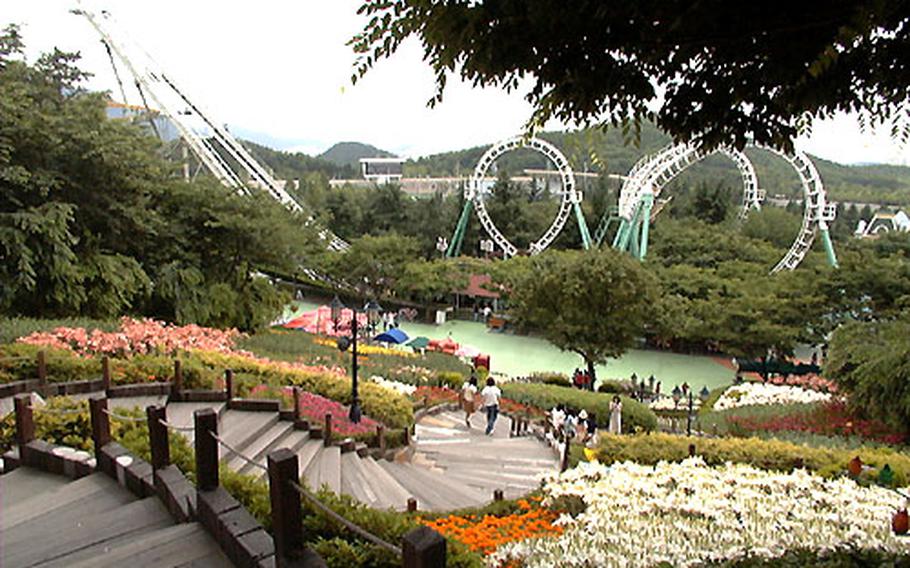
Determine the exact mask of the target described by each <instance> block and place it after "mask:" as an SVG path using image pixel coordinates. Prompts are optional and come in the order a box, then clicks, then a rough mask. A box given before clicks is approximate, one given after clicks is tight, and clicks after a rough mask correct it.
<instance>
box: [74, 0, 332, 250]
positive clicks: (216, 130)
mask: <svg viewBox="0 0 910 568" xmlns="http://www.w3.org/2000/svg"><path fill="white" fill-rule="evenodd" d="M74 13H76V14H79V15H82V16H84V17H85V18H86V19H87V20H88V21H89V23H91V25H92V27H93V28H94V29H95V31H96V32H98V34H99V35H100V36H101V38H102V40H103V42H104V43H105V44H106V45H107V46H108V48H109V49H110V50H111V51H112V52H113V53H114V55H116V57H117V59H119V60H120V62H121V63H122V64H123V65H124V66H125V67H126V69H127V70H128V71H129V73H130V74H131V75H132V76H133V79H134V81H135V83H136V87H137V88H138V89H140V92H141V93H142V94H143V97H144V96H145V95H148V96H149V98H151V99H152V101H154V104H155V106H156V107H157V109H158V110H159V111H160V112H162V113H163V114H164V115H165V116H166V117H167V118H168V120H169V121H170V122H171V123H172V124H174V126H175V127H176V128H177V131H178V132H179V134H180V137H181V138H182V139H183V141H184V142H185V143H186V144H187V146H189V148H190V149H191V150H192V151H193V153H194V154H195V155H196V156H197V157H198V159H199V161H200V162H202V164H203V165H205V167H206V168H207V169H208V170H209V171H210V172H211V173H212V175H214V176H215V178H216V179H218V181H220V182H221V183H222V184H224V185H226V186H228V187H231V188H233V189H234V190H236V191H237V192H238V193H242V194H247V193H249V188H248V187H247V185H246V184H245V183H244V182H243V180H241V178H240V176H239V175H238V174H237V173H236V172H235V171H234V170H233V169H232V168H231V167H230V166H229V165H228V164H227V162H226V161H225V160H224V158H223V157H222V156H221V154H219V153H218V152H217V151H216V150H215V148H214V147H213V145H212V143H211V141H210V140H209V137H208V136H204V135H202V134H200V132H198V131H197V128H196V127H194V126H193V125H192V124H191V122H190V120H189V119H188V118H187V117H188V116H189V117H191V118H194V119H195V120H196V121H197V122H199V123H202V124H204V126H205V127H206V128H208V129H209V130H210V131H211V138H214V139H215V140H217V141H218V143H219V145H220V146H221V147H222V148H224V150H225V151H226V152H227V153H228V155H230V156H231V158H232V159H233V160H234V161H235V162H236V163H237V164H238V165H239V166H240V168H241V169H243V170H244V171H245V172H246V174H247V175H248V176H249V178H250V179H251V180H253V181H255V182H256V183H257V184H258V185H260V186H262V187H263V188H264V189H265V190H266V192H267V193H268V194H269V196H271V197H272V198H273V199H275V200H276V201H278V202H280V203H281V204H283V205H284V206H285V207H287V208H288V209H290V210H291V211H295V212H301V213H304V214H306V215H307V221H306V223H307V224H310V223H315V219H314V218H313V216H312V214H311V213H310V211H309V210H308V209H307V208H306V207H305V206H304V205H303V204H301V203H299V202H298V201H297V200H296V199H294V198H293V197H292V196H291V195H290V194H289V193H288V192H287V191H285V189H284V188H283V187H282V186H281V185H280V184H279V183H278V182H277V181H276V180H275V179H274V178H273V177H272V175H271V174H270V173H269V172H268V170H266V168H264V167H263V166H262V165H261V164H260V163H259V162H257V161H256V159H255V158H253V156H251V155H250V153H249V152H248V151H247V150H246V148H244V147H243V146H242V145H241V144H240V143H239V142H238V141H237V140H236V139H235V138H234V137H233V136H232V135H231V134H230V132H228V131H227V129H226V128H225V127H224V126H222V124H223V123H221V122H219V121H217V120H213V119H212V118H211V117H212V115H211V114H210V113H208V112H203V111H202V109H201V107H200V106H199V105H198V104H197V103H195V102H193V101H191V100H190V98H189V97H188V96H187V95H186V94H185V91H184V90H182V89H180V88H179V87H178V86H177V85H176V84H175V82H174V81H173V79H171V78H170V77H168V76H167V75H166V74H165V73H164V72H163V71H162V70H161V67H160V66H159V65H158V64H157V63H156V62H155V61H154V59H152V57H151V56H150V55H149V54H148V53H147V52H145V51H144V50H143V49H141V48H140V47H138V46H137V45H136V44H135V42H133V41H131V40H130V38H129V37H128V35H127V34H123V33H119V28H118V26H116V24H115V23H114V22H113V19H112V18H111V16H110V14H108V13H106V12H102V16H101V17H98V16H96V15H95V14H94V13H92V12H91V11H89V10H86V9H84V8H83V7H82V6H81V3H79V9H77V10H74ZM174 96H176V97H177V98H176V99H175V98H174ZM124 102H126V101H124ZM175 103H179V104H180V105H185V109H184V110H182V112H178V110H177V108H175ZM319 236H320V237H321V238H322V239H323V240H324V241H327V243H328V245H327V246H328V248H329V249H331V250H345V249H347V248H348V247H349V245H348V243H346V242H345V241H343V240H342V239H340V238H339V237H338V236H336V235H334V234H332V233H331V231H329V230H328V229H325V228H319Z"/></svg>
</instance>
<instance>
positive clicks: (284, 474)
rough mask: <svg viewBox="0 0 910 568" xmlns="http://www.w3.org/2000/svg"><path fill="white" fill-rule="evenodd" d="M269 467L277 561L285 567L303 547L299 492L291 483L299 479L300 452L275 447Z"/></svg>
mask: <svg viewBox="0 0 910 568" xmlns="http://www.w3.org/2000/svg"><path fill="white" fill-rule="evenodd" d="M268 466H269V500H270V501H271V505H272V537H273V538H274V540H275V560H276V564H277V566H278V568H282V567H283V566H287V565H289V561H290V560H293V559H296V558H300V556H301V555H302V553H303V550H304V544H303V514H302V512H301V508H300V495H298V494H297V491H296V490H295V489H294V487H293V486H292V485H291V482H292V481H297V480H298V479H300V472H299V471H298V464H297V454H295V453H294V452H292V451H291V450H289V449H287V448H281V449H280V450H275V451H274V452H272V453H270V454H269V456H268Z"/></svg>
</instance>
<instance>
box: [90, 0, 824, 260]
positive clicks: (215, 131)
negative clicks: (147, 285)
mask: <svg viewBox="0 0 910 568" xmlns="http://www.w3.org/2000/svg"><path fill="white" fill-rule="evenodd" d="M73 12H74V13H75V14H78V15H81V16H84V17H85V18H86V19H87V20H88V21H89V22H90V23H91V25H92V27H93V28H94V29H95V30H96V31H97V32H98V34H99V35H100V36H101V40H102V42H103V43H104V45H105V47H106V49H107V51H108V54H109V55H110V57H111V62H112V64H113V63H114V56H116V57H117V59H119V60H120V62H121V63H122V64H123V66H124V67H125V68H126V69H127V71H128V72H129V74H130V75H131V76H132V77H133V80H134V84H135V87H136V89H137V91H138V92H139V95H140V97H141V99H142V103H143V106H144V107H145V109H146V110H147V111H148V112H151V110H150V109H149V106H148V99H151V100H152V101H153V103H154V105H155V106H156V107H157V109H158V110H159V111H160V112H162V113H163V114H164V115H165V116H166V117H167V118H168V119H169V120H170V121H171V122H172V123H173V124H174V126H175V127H176V128H177V131H178V132H179V134H180V137H181V139H182V141H183V143H184V144H185V145H186V147H188V148H189V149H190V150H191V151H192V152H193V154H194V155H195V156H196V157H197V158H198V160H199V162H200V163H201V164H202V165H204V166H205V167H206V169H208V170H209V171H210V172H211V173H212V175H214V176H215V178H217V179H218V180H219V181H220V182H221V183H223V184H224V185H226V186H228V187H230V188H232V189H234V190H236V191H237V192H238V193H241V194H248V193H249V192H250V191H251V189H250V187H251V186H259V187H262V188H263V189H265V191H266V192H267V193H268V194H269V195H270V196H271V197H272V198H274V199H275V200H277V201H279V202H280V203H282V204H283V205H285V206H286V207H287V208H288V209H291V210H292V211H296V212H303V213H305V214H307V215H308V217H307V219H308V221H307V222H308V223H310V224H312V223H316V221H315V219H314V217H313V216H312V214H311V212H310V211H309V210H308V209H307V207H306V206H305V204H303V203H300V202H299V201H297V200H296V199H294V198H293V197H292V196H291V195H290V194H288V193H287V192H286V191H285V189H284V188H283V187H282V186H281V185H280V184H279V183H278V182H277V181H276V180H275V179H274V178H273V177H272V175H271V174H270V173H269V172H268V170H267V169H266V168H264V167H263V166H262V165H261V164H259V163H258V162H257V161H256V160H255V159H254V158H253V157H252V156H251V155H250V153H249V152H248V151H247V150H246V149H245V148H244V147H243V146H242V145H241V144H240V143H239V142H238V141H237V140H236V139H235V138H234V137H233V136H232V135H231V134H230V133H229V132H228V131H227V129H226V128H225V127H224V126H222V124H223V123H221V122H219V121H216V120H213V119H212V115H211V114H209V113H208V112H203V110H202V109H201V107H200V106H199V105H198V104H196V103H195V102H193V101H191V100H190V99H189V97H188V96H187V95H186V94H185V91H183V90H182V89H180V88H179V87H178V86H177V85H176V84H175V82H174V81H173V80H172V79H171V78H170V77H169V76H168V75H167V74H165V73H164V71H163V70H162V69H161V68H160V66H159V65H158V64H157V63H155V61H154V60H153V59H152V58H151V56H149V55H148V54H147V53H146V52H145V51H144V50H142V49H141V48H139V47H138V46H136V45H135V43H133V42H132V41H131V40H130V39H129V37H128V34H125V33H123V32H122V30H119V29H118V27H117V26H116V24H115V23H114V21H113V19H112V18H111V16H110V14H108V13H107V12H101V15H100V16H99V15H96V14H94V13H92V12H91V11H89V10H86V9H83V8H82V7H81V5H80V7H79V8H78V9H76V10H74V11H73ZM114 72H115V76H116V77H117V81H118V83H120V75H119V73H118V72H117V68H116V65H114ZM120 90H121V92H122V93H123V95H124V99H125V98H126V97H125V91H124V89H123V85H122V83H120ZM124 102H126V101H125V100H124ZM178 109H179V110H178ZM519 148H529V149H531V150H534V151H537V152H539V153H540V154H543V155H544V156H545V157H546V158H548V159H549V160H550V161H551V162H552V163H553V165H554V166H555V167H556V169H557V171H558V172H559V178H560V181H561V184H562V190H561V191H560V192H559V195H560V205H559V209H558V211H557V213H556V218H555V219H554V220H553V223H552V224H551V225H550V226H549V227H548V228H547V230H546V231H545V232H544V234H543V235H542V236H541V237H540V238H539V239H538V240H536V241H534V242H532V243H531V244H530V246H529V247H528V250H527V253H528V254H532V255H533V254H538V253H540V252H542V251H544V250H545V249H546V248H547V247H548V246H550V244H552V243H553V241H554V240H555V239H556V237H557V236H558V235H559V233H560V232H561V231H562V230H563V229H564V227H565V225H566V222H567V221H568V219H569V217H570V215H572V214H573V213H574V215H575V218H576V221H577V224H578V228H579V231H580V233H581V242H582V246H583V247H584V248H585V249H590V248H593V247H598V246H603V245H604V240H605V238H606V235H607V234H608V233H609V232H610V229H611V227H612V226H614V225H617V229H616V232H615V235H614V237H613V240H612V243H611V246H612V247H613V248H615V249H618V250H622V251H626V252H629V253H630V254H632V255H633V256H635V257H636V258H638V259H639V260H643V259H644V258H645V256H646V255H647V251H648V232H649V228H650V223H651V220H652V217H653V214H654V212H655V211H654V203H655V199H656V198H657V197H658V196H659V195H660V193H661V191H662V190H663V189H664V187H665V186H666V185H667V184H668V183H669V182H670V181H672V180H673V179H674V178H675V177H676V176H678V175H679V174H680V173H682V172H683V171H684V170H685V169H686V168H688V167H689V166H690V165H692V164H694V163H696V162H698V161H700V160H702V159H704V158H707V157H708V156H710V155H713V154H722V155H724V156H727V157H728V158H730V159H731V160H732V161H733V162H734V164H735V165H736V167H737V169H738V170H739V173H740V176H741V178H742V181H743V204H742V209H741V211H740V216H741V217H743V218H744V217H746V216H747V215H748V214H749V212H750V211H752V210H757V209H760V208H761V203H762V201H763V199H764V196H765V194H764V191H762V190H760V189H759V184H758V177H757V175H756V173H755V168H754V166H753V165H752V162H751V161H750V160H749V158H748V156H747V155H746V154H745V153H743V152H741V151H739V150H736V149H733V148H721V149H718V150H715V151H712V152H702V151H701V150H699V149H698V148H696V147H695V146H691V145H685V144H683V145H670V146H667V147H665V148H663V149H662V150H660V151H658V152H656V153H655V154H652V155H647V156H644V157H643V158H641V159H640V160H639V161H638V162H637V163H636V164H635V165H634V166H633V167H632V169H631V171H630V172H629V173H628V175H626V176H623V184H622V188H621V190H620V196H619V203H618V206H617V207H613V208H611V209H610V210H608V211H606V212H605V213H604V214H603V216H602V218H601V219H600V222H599V223H598V226H597V229H596V230H595V232H594V235H593V238H592V236H591V233H590V232H589V230H588V226H587V223H586V222H585V218H584V215H583V213H582V209H581V203H582V197H583V196H582V192H581V191H578V190H577V189H576V188H575V175H574V173H573V172H572V168H571V166H570V165H569V161H568V160H567V159H566V157H565V156H564V155H563V154H562V153H561V152H560V151H559V150H558V149H557V148H556V147H555V146H553V145H552V144H550V143H548V142H546V141H544V140H541V139H540V138H535V137H522V136H516V137H513V138H509V139H507V140H504V141H502V142H499V143H497V144H494V145H493V146H492V147H491V148H490V149H489V150H487V151H486V153H484V155H483V156H482V157H481V158H480V161H479V162H478V163H477V166H476V167H475V169H474V173H473V175H472V176H471V178H470V179H469V180H467V183H466V184H465V188H464V198H465V204H464V208H463V210H462V212H461V216H460V218H459V220H458V225H457V226H456V228H455V233H454V235H453V237H452V240H451V242H449V243H448V246H447V247H441V248H444V249H445V254H446V256H447V257H454V256H458V255H459V254H460V252H461V247H462V244H463V240H464V235H465V232H466V229H467V225H468V221H469V218H470V215H471V210H472V209H473V210H474V212H476V214H477V217H478V219H479V220H480V224H481V225H482V227H483V229H484V231H485V232H486V233H487V235H488V236H489V238H490V241H491V242H492V244H493V245H494V246H496V247H498V248H499V249H501V250H502V252H503V255H504V256H506V257H511V256H515V255H517V254H519V253H520V251H519V250H518V248H517V247H516V246H515V245H514V244H513V243H512V242H511V241H510V240H509V239H508V238H507V237H506V236H505V235H503V234H502V232H501V231H500V230H499V229H498V228H497V227H496V225H495V223H494V222H493V220H492V219H491V218H490V215H489V213H488V212H487V209H486V206H485V204H484V200H485V198H486V195H487V193H488V191H487V190H486V189H485V187H486V185H485V179H486V175H487V172H488V171H489V169H490V168H491V166H492V165H493V164H494V162H495V161H496V160H497V158H499V157H500V156H502V155H503V154H505V153H506V152H509V151H512V150H517V149H519ZM219 149H220V152H219ZM764 149H765V150H768V151H770V152H772V153H774V154H776V155H777V156H779V157H781V158H782V159H784V160H786V161H787V162H788V163H789V164H790V165H791V166H792V167H793V169H794V170H795V171H796V173H797V175H798V176H799V179H800V182H801V184H802V190H803V202H804V210H803V219H802V225H801V227H800V231H799V234H798V235H797V237H796V239H795V240H794V242H793V244H792V245H791V246H790V249H789V250H788V251H787V253H786V254H785V255H784V257H783V258H782V259H781V260H780V261H779V262H778V263H777V264H776V265H775V266H774V268H773V269H772V270H771V272H772V273H774V272H778V271H781V270H793V269H794V268H796V267H797V266H798V265H799V264H800V262H802V260H803V259H804V258H805V256H806V254H807V253H808V251H809V249H810V248H811V247H812V243H813V242H814V240H815V237H816V235H819V234H820V235H821V239H822V244H823V245H824V249H825V253H826V255H827V259H828V263H829V264H831V265H832V266H837V257H836V255H835V253H834V247H833V245H832V243H831V237H830V235H829V232H828V224H829V223H830V222H832V221H833V220H834V216H835V210H836V207H835V205H834V204H833V203H828V201H827V195H826V193H825V188H824V186H823V184H822V180H821V178H820V177H819V175H818V171H817V170H816V169H815V166H814V164H813V163H812V162H811V161H810V160H809V158H808V156H806V155H805V154H804V153H802V152H800V151H794V152H793V153H791V154H784V153H782V152H780V151H778V150H775V149H773V148H768V147H765V148H764ZM225 155H226V156H229V157H230V159H231V162H233V164H236V167H239V168H240V170H241V171H240V172H237V171H235V168H234V167H232V165H231V164H230V163H228V161H227V160H226V159H225V158H224V156H225ZM244 177H245V178H246V179H247V180H249V181H248V182H245V181H244ZM317 228H318V230H319V235H320V236H321V237H322V238H323V239H324V240H325V241H326V242H327V247H328V248H329V249H331V250H336V251H344V250H346V249H347V248H348V247H349V245H348V243H346V242H345V241H343V240H342V239H340V238H339V237H338V236H336V235H334V234H333V233H332V232H331V231H330V230H329V229H327V228H324V227H317ZM442 243H443V244H444V240H443V241H442Z"/></svg>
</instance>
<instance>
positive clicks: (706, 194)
mask: <svg viewBox="0 0 910 568" xmlns="http://www.w3.org/2000/svg"><path fill="white" fill-rule="evenodd" d="M732 193H733V192H732V191H730V188H729V187H726V186H724V185H723V184H715V185H714V186H711V185H709V184H707V183H704V182H703V183H701V184H699V186H698V187H697V188H696V189H695V195H693V197H692V215H693V216H694V217H695V218H696V219H700V220H702V221H704V222H706V223H710V224H712V225H716V224H718V223H722V222H723V221H724V220H725V219H726V218H727V213H728V212H729V211H730V206H731V205H732Z"/></svg>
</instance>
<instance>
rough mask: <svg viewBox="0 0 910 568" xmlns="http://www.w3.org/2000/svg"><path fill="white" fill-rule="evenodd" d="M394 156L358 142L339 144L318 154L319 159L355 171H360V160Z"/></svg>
mask: <svg viewBox="0 0 910 568" xmlns="http://www.w3.org/2000/svg"><path fill="white" fill-rule="evenodd" d="M393 156H394V154H392V153H391V152H386V151H385V150H380V149H379V148H377V147H376V146H371V145H369V144H362V143H360V142H339V143H337V144H335V145H334V146H332V147H331V148H329V149H328V150H326V151H325V152H323V153H322V154H319V158H320V159H322V160H326V161H329V162H332V163H333V164H335V165H338V166H342V167H345V166H349V167H351V168H353V169H354V170H355V171H360V159H361V158H391V157H393Z"/></svg>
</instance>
